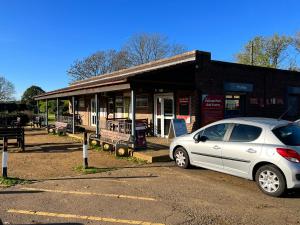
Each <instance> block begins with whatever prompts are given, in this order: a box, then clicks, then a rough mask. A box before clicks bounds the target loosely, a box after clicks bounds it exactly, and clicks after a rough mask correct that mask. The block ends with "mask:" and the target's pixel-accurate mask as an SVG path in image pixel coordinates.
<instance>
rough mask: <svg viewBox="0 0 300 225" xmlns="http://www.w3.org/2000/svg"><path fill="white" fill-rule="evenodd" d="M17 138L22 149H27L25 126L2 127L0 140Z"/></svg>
mask: <svg viewBox="0 0 300 225" xmlns="http://www.w3.org/2000/svg"><path fill="white" fill-rule="evenodd" d="M4 138H6V139H7V140H8V139H15V140H16V141H17V145H18V147H19V148H21V150H22V151H25V133H24V128H23V127H0V140H4Z"/></svg>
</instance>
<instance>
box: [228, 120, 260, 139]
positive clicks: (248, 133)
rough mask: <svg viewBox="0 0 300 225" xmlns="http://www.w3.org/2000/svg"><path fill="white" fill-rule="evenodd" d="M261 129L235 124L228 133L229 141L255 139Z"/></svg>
mask: <svg viewBox="0 0 300 225" xmlns="http://www.w3.org/2000/svg"><path fill="white" fill-rule="evenodd" d="M261 131H262V129H261V128H260V127H255V126H250V125H245V124H235V125H234V128H233V130H232V133H231V135H230V138H229V141H232V142H250V141H254V140H255V139H257V138H258V137H259V136H260V134H261Z"/></svg>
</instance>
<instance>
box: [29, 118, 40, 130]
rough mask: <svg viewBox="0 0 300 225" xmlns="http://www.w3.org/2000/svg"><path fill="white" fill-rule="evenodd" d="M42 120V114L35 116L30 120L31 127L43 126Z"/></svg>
mask: <svg viewBox="0 0 300 225" xmlns="http://www.w3.org/2000/svg"><path fill="white" fill-rule="evenodd" d="M42 120H43V118H42V117H41V116H34V117H33V118H32V119H31V121H30V126H31V127H40V128H41V127H42Z"/></svg>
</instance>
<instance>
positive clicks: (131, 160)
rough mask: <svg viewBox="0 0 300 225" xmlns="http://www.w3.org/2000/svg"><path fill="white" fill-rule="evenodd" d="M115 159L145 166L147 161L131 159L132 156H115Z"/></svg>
mask: <svg viewBox="0 0 300 225" xmlns="http://www.w3.org/2000/svg"><path fill="white" fill-rule="evenodd" d="M116 159H120V160H127V161H129V162H133V163H136V164H139V165H141V164H147V163H148V162H147V160H143V159H138V158H136V157H133V156H129V157H121V156H116Z"/></svg>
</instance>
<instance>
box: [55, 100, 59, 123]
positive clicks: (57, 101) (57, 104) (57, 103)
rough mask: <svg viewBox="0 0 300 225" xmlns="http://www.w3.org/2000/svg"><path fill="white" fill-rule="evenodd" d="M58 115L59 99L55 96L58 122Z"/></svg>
mask: <svg viewBox="0 0 300 225" xmlns="http://www.w3.org/2000/svg"><path fill="white" fill-rule="evenodd" d="M58 116H59V100H58V98H56V121H57V122H58Z"/></svg>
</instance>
